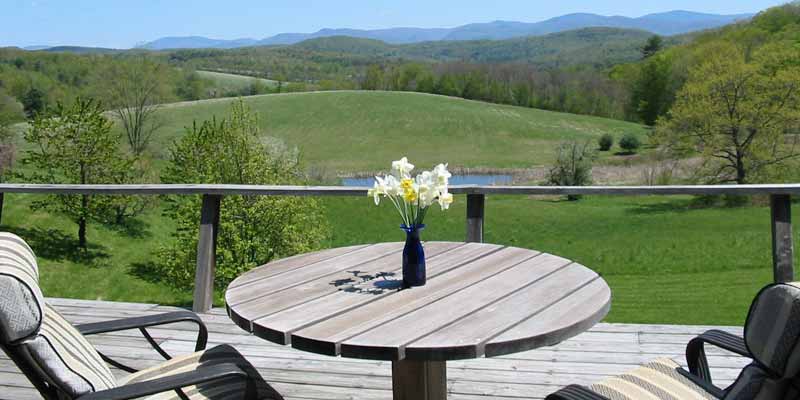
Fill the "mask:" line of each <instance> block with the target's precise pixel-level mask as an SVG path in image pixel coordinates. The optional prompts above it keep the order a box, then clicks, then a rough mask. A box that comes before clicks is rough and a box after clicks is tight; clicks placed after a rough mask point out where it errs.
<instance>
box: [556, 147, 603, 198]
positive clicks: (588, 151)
mask: <svg viewBox="0 0 800 400" xmlns="http://www.w3.org/2000/svg"><path fill="white" fill-rule="evenodd" d="M591 147H592V146H591V145H590V143H589V142H578V141H570V142H563V143H561V144H560V145H559V146H558V147H557V148H556V162H555V164H554V165H553V166H552V167H551V168H550V170H549V171H548V172H547V182H545V183H546V184H547V185H552V186H586V185H589V184H591V183H592V163H593V162H594V158H595V153H594V151H593V150H592V148H591ZM580 198H581V196H579V195H568V196H567V199H569V200H570V201H575V200H578V199H580Z"/></svg>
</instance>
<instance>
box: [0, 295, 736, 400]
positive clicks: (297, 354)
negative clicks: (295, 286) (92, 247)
mask: <svg viewBox="0 0 800 400" xmlns="http://www.w3.org/2000/svg"><path fill="white" fill-rule="evenodd" d="M48 302H49V303H50V304H51V305H53V306H54V307H55V308H56V309H58V310H59V311H60V312H61V313H62V314H63V315H64V316H65V317H66V318H67V319H69V320H70V321H71V322H72V323H76V324H77V323H88V322H97V321H103V320H109V319H115V318H121V317H132V316H140V315H148V314H154V313H160V312H165V311H172V310H174V308H172V307H162V306H158V305H155V304H137V303H116V302H105V301H87V300H70V299H48ZM203 319H204V320H205V322H206V324H207V325H208V328H209V346H214V345H217V344H222V343H228V344H232V345H234V346H235V347H236V348H237V349H239V351H241V352H242V354H244V355H245V356H246V357H247V358H248V359H249V360H250V361H251V362H252V363H253V364H254V365H255V366H256V367H257V368H258V369H259V371H260V372H261V374H262V375H263V376H264V377H265V378H266V379H267V381H269V382H270V383H272V384H273V386H275V388H276V389H277V390H278V391H280V392H281V393H282V394H283V395H284V396H285V397H286V399H287V400H292V399H364V400H377V399H381V400H388V399H391V397H392V392H391V363H390V362H387V361H369V360H353V359H345V358H335V357H326V356H319V355H316V354H312V353H305V352H302V351H298V350H295V349H292V348H290V347H283V346H279V345H276V344H272V343H269V342H266V341H264V340H262V339H259V338H257V337H255V336H252V335H250V334H248V333H246V332H244V331H242V330H241V329H239V328H238V327H237V326H235V325H234V324H233V323H232V322H231V321H230V320H229V319H228V317H227V315H225V310H224V309H213V310H212V311H211V312H210V313H208V314H205V315H203ZM168 328H169V329H166V328H161V329H155V328H154V329H148V330H149V331H150V332H151V334H152V335H153V337H154V338H155V339H156V340H157V341H158V342H159V343H160V344H161V345H162V347H164V349H165V350H167V351H168V352H171V353H173V354H183V353H188V352H191V351H192V350H193V346H194V340H195V338H196V330H195V328H194V327H193V326H192V325H187V324H175V325H172V326H169V327H168ZM710 328H711V327H707V326H681V325H633V324H605V323H601V324H598V325H597V326H595V327H594V328H593V329H591V330H590V331H588V332H586V333H584V334H582V335H579V336H577V337H575V338H572V339H570V340H568V341H565V342H563V343H561V344H559V345H556V346H552V347H546V348H542V349H537V350H533V351H529V352H525V353H518V354H514V355H510V356H503V357H497V358H489V359H487V358H484V359H477V360H468V361H450V362H448V371H447V375H448V390H449V393H450V395H449V397H448V398H449V399H451V400H479V399H500V400H510V399H541V398H543V397H544V396H545V395H547V394H548V393H550V392H553V391H555V390H557V389H558V388H560V387H561V386H564V385H567V384H570V383H579V384H589V383H591V382H594V381H597V380H600V379H603V378H604V377H606V376H608V375H614V374H618V373H621V372H624V371H626V370H629V369H632V368H634V367H636V366H637V365H638V364H640V363H643V362H645V361H647V360H650V359H653V358H656V357H665V356H666V357H670V358H673V359H674V360H676V361H678V362H679V363H681V364H683V365H684V366H685V360H684V355H683V354H684V346H685V345H686V343H687V342H688V341H689V340H690V339H691V338H692V337H693V336H694V335H696V334H699V333H702V332H703V331H705V330H706V329H710ZM715 328H718V329H723V330H726V331H729V332H731V333H735V334H739V335H740V334H741V331H742V330H741V328H735V327H723V328H719V327H715ZM90 341H91V342H92V343H93V344H94V345H95V346H97V348H98V349H99V350H100V351H102V352H104V353H105V354H107V355H109V356H111V357H113V358H116V359H119V360H120V361H123V362H125V363H126V364H128V365H131V366H134V367H137V368H143V367H147V366H150V365H154V364H157V363H159V362H161V361H162V360H161V358H160V356H159V355H158V354H157V353H156V352H155V351H153V350H152V349H150V347H149V345H148V344H147V342H146V341H145V340H144V339H141V337H140V336H139V332H138V331H128V332H121V333H114V334H103V335H96V336H92V337H90ZM707 352H708V356H709V363H710V364H711V370H712V373H714V380H715V382H716V383H719V384H721V385H724V384H726V383H729V382H731V381H733V380H734V379H735V378H736V376H737V374H738V373H739V370H740V369H741V368H742V367H743V366H744V365H745V363H746V360H744V359H742V358H739V357H737V356H735V355H733V354H731V353H727V352H724V351H721V350H716V349H708V350H707ZM0 357H1V358H0V398H2V399H38V398H40V397H39V395H38V393H37V392H36V391H35V390H34V389H33V387H32V386H31V385H30V383H28V381H27V379H26V378H25V376H24V375H22V374H21V373H20V372H19V371H18V370H17V369H16V367H15V366H14V364H13V363H11V361H9V360H8V358H6V357H5V356H0ZM114 372H115V374H117V375H118V376H124V375H125V373H124V372H122V371H119V370H115V371H114Z"/></svg>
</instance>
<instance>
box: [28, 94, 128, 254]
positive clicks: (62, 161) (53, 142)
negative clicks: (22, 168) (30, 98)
mask: <svg viewBox="0 0 800 400" xmlns="http://www.w3.org/2000/svg"><path fill="white" fill-rule="evenodd" d="M112 126H113V124H112V122H111V121H110V120H108V119H107V118H106V117H104V116H103V109H102V107H101V106H100V104H99V103H97V102H95V101H92V100H82V99H77V100H76V101H75V102H74V104H73V105H72V106H71V107H65V106H64V105H62V104H60V103H59V104H58V106H57V107H56V109H55V110H54V111H53V112H52V113H48V114H40V115H38V116H37V117H36V118H35V119H34V120H33V122H32V123H31V126H30V128H29V129H28V130H27V131H26V132H25V141H26V142H28V143H31V144H33V148H32V149H31V150H28V151H27V152H26V154H25V158H24V159H23V163H24V164H26V165H30V166H31V167H32V168H30V171H32V172H30V173H28V174H27V175H26V176H25V178H26V180H27V181H29V182H39V183H72V184H101V183H110V182H112V181H113V179H112V176H113V175H114V174H115V173H116V172H117V171H120V170H122V169H126V168H127V167H128V165H129V160H127V159H126V158H125V156H124V155H122V154H121V152H120V150H119V148H120V137H119V136H118V135H116V134H114V133H113V131H112ZM110 205H111V202H110V200H109V198H108V197H107V196H106V197H103V196H96V195H92V194H82V195H55V196H50V197H49V198H48V199H46V200H41V201H36V202H34V203H33V204H32V208H33V209H47V210H51V211H54V212H58V213H62V214H64V215H65V216H67V217H68V218H69V219H71V220H72V221H73V222H75V223H76V224H77V225H78V246H79V247H80V248H81V249H86V227H87V224H88V223H89V221H98V220H99V221H103V220H105V218H106V216H107V215H108V212H109V211H110Z"/></svg>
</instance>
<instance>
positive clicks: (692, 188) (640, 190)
mask: <svg viewBox="0 0 800 400" xmlns="http://www.w3.org/2000/svg"><path fill="white" fill-rule="evenodd" d="M367 189H368V188H366V187H348V186H261V185H217V184H197V185H193V184H152V185H149V184H146V185H55V184H52V185H51V184H28V183H4V184H0V193H31V194H107V195H167V194H178V195H180V194H184V195H188V194H207V195H261V196H364V195H365V194H366V191H367ZM450 192H451V193H453V194H510V195H567V194H575V195H631V196H639V195H719V194H730V195H800V184H767V185H680V186H478V185H458V186H451V187H450Z"/></svg>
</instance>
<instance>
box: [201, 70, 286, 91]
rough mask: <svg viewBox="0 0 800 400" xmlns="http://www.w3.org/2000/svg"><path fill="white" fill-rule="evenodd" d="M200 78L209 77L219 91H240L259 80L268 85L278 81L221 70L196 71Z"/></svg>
mask: <svg viewBox="0 0 800 400" xmlns="http://www.w3.org/2000/svg"><path fill="white" fill-rule="evenodd" d="M197 74H198V75H200V77H202V78H206V79H210V80H212V81H213V82H214V87H215V88H216V89H218V90H219V91H220V93H241V91H242V90H243V89H246V88H249V87H250V85H252V84H253V82H255V81H259V82H261V83H263V84H264V85H266V86H268V87H273V86H277V84H278V82H277V81H273V80H270V79H263V78H256V77H252V76H245V75H236V74H226V73H223V72H213V71H197Z"/></svg>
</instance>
